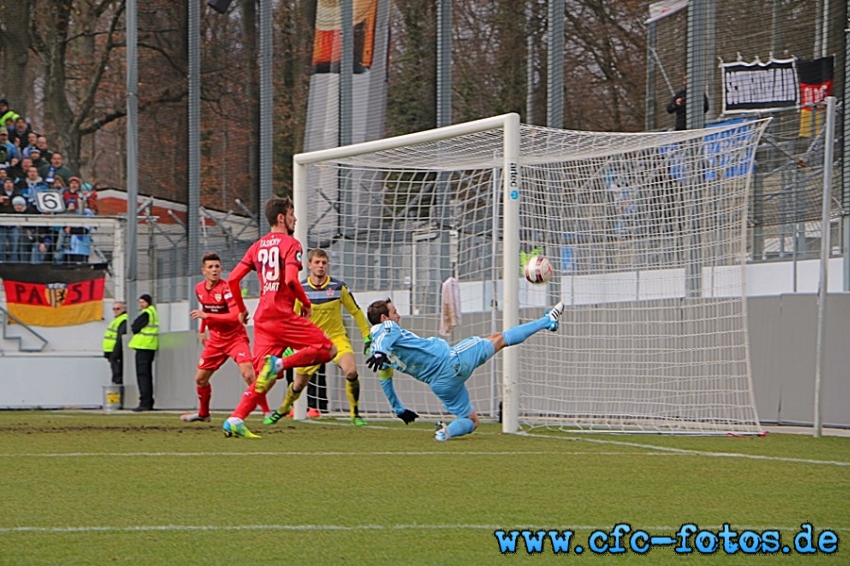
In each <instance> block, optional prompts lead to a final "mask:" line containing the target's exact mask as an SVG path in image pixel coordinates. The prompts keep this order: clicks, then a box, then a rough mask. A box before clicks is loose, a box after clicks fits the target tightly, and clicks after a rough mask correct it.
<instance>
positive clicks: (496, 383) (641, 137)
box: [294, 114, 766, 434]
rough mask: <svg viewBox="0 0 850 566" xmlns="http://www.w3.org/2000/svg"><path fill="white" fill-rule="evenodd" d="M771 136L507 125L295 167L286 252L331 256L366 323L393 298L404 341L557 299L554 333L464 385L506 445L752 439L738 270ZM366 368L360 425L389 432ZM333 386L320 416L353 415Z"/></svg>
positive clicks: (416, 393)
mask: <svg viewBox="0 0 850 566" xmlns="http://www.w3.org/2000/svg"><path fill="white" fill-rule="evenodd" d="M765 124H766V121H750V122H746V121H742V120H738V121H735V122H734V123H729V124H725V125H720V126H717V127H713V128H708V129H705V130H690V131H682V132H661V133H638V134H621V133H591V132H574V131H565V130H556V129H549V128H543V127H538V126H528V125H521V124H519V120H518V117H517V115H516V114H508V115H505V116H497V117H494V118H488V119H485V120H479V121H476V122H470V123H466V124H458V125H454V126H448V127H446V128H440V129H437V130H430V131H427V132H420V133H416V134H409V135H406V136H400V137H397V138H389V139H383V140H377V141H373V142H366V143H362V144H357V145H353V146H346V147H342V148H333V149H328V150H322V151H316V152H311V153H305V154H300V155H297V156H295V159H294V163H295V166H294V175H295V177H294V187H295V188H294V200H295V207H296V216H297V217H298V219H299V221H298V224H297V226H296V236H297V237H298V238H299V239H300V240H301V242H302V243H303V244H304V247H305V249H312V248H315V247H321V248H323V249H325V250H326V251H327V252H328V254H329V256H330V274H331V275H332V276H334V277H337V278H340V279H343V280H344V281H345V282H346V283H347V284H348V287H349V289H350V290H351V291H352V292H353V294H354V296H355V298H356V299H357V301H358V302H359V304H360V306H361V308H362V309H363V310H364V311H365V310H366V308H367V307H368V305H369V304H370V303H371V302H372V301H373V300H377V299H385V298H391V299H392V301H393V303H394V304H395V305H396V308H397V309H398V310H399V312H400V314H401V315H402V320H401V324H402V326H403V327H405V328H407V329H408V330H410V331H412V332H415V333H416V334H418V335H420V336H423V337H431V336H439V335H442V336H443V337H444V338H445V339H446V340H447V341H448V342H449V343H450V344H453V343H456V342H457V341H459V340H461V339H463V338H466V337H468V336H487V335H490V334H493V333H495V332H500V331H502V330H504V329H506V328H509V327H511V326H514V325H515V324H517V323H522V322H527V321H530V320H533V319H535V318H538V317H540V316H542V315H543V313H544V312H545V310H546V309H547V308H549V307H550V306H551V305H553V304H555V303H556V302H558V301H562V302H564V304H565V305H566V311H565V313H564V317H563V320H562V323H561V325H560V330H559V331H558V332H554V333H551V332H547V331H544V332H541V333H538V334H536V335H534V336H532V337H531V338H530V339H528V340H527V341H526V342H525V343H523V344H521V345H518V346H514V347H510V348H505V349H504V350H502V351H501V352H500V353H498V354H497V355H496V356H495V357H494V358H493V359H492V360H491V361H489V362H487V363H486V364H485V365H483V366H482V367H480V368H478V369H477V370H476V371H475V372H474V373H473V375H472V377H471V378H470V379H469V380H468V381H467V388H468V389H469V392H470V397H471V400H472V403H473V405H474V406H475V408H476V410H477V411H478V413H479V415H481V416H482V417H484V418H492V419H496V418H499V419H501V420H502V423H503V430H504V431H506V432H516V431H518V430H519V428H520V427H525V428H529V427H535V426H547V427H569V428H570V429H573V430H575V429H578V430H589V431H649V432H675V433H704V434H722V433H729V432H732V433H743V434H749V433H759V432H760V431H761V429H760V425H759V422H758V417H757V414H756V410H755V405H754V401H753V395H752V384H751V379H750V367H749V359H748V339H747V318H746V306H745V301H744V299H745V279H744V259H745V233H746V226H745V220H746V211H747V195H748V188H749V183H750V178H751V173H752V167H753V154H754V150H755V147H756V144H757V143H758V140H759V137H760V136H761V133H762V131H763V129H764V127H765ZM539 253H542V254H544V255H545V256H546V257H547V258H548V259H549V261H550V262H551V264H552V266H553V268H554V270H555V276H554V277H553V278H552V279H551V281H549V282H548V283H546V284H542V285H531V284H530V283H528V282H527V281H525V279H524V278H523V277H522V275H521V265H522V263H523V258H525V257H527V256H529V255H532V254H539ZM451 279H453V280H454V282H456V285H455V284H454V283H453V282H451V281H450V280H451ZM450 289H455V290H456V291H459V292H455V293H453V292H450V291H449V290H450ZM456 305H459V309H455V306H456ZM455 310H458V311H459V312H455ZM347 318H348V329H349V336H350V337H351V341H352V344H353V346H354V349H355V351H358V352H359V351H361V350H362V344H363V343H362V339H361V337H360V335H359V334H360V333H359V331H358V329H357V327H356V325H354V324H353V322H352V321H351V320H350V317H347ZM363 361H364V358H363V357H362V356H359V354H358V362H359V368H360V375H361V413H362V414H363V415H364V416H366V417H370V416H371V417H373V418H374V417H378V416H387V417H391V416H392V414H391V412H390V411H389V404H388V403H387V401H386V399H385V398H384V397H383V393H382V392H381V389H380V384H379V383H378V379H377V378H376V377H373V376H372V374H371V372H370V371H369V370H368V369H367V368H366V367H365V364H363ZM327 375H328V379H327V381H328V388H327V396H328V401H327V402H328V405H327V406H328V408H329V410H330V411H331V412H337V411H338V412H340V413H345V412H347V410H348V409H347V401H346V396H345V388H344V380H343V378H342V376H341V375H340V374H339V372H338V370H337V369H336V368H328V373H327ZM394 384H395V387H396V390H397V392H398V394H399V397H400V399H401V400H402V402H403V403H404V404H405V405H406V406H407V407H409V408H411V409H413V410H415V411H417V412H418V413H420V415H423V416H427V417H433V418H438V417H449V415H445V414H444V409H443V407H442V406H441V404H440V402H439V400H438V399H437V398H436V397H435V396H434V395H433V394H432V393H431V392H430V390H429V389H428V387H427V386H426V385H424V384H422V383H420V382H418V381H415V380H413V379H411V378H408V377H407V376H403V375H397V376H396V379H394Z"/></svg>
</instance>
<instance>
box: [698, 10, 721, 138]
mask: <svg viewBox="0 0 850 566" xmlns="http://www.w3.org/2000/svg"><path fill="white" fill-rule="evenodd" d="M716 20H717V4H716V1H715V0H710V1H709V2H708V4H707V6H706V10H705V87H704V89H703V92H705V93H706V94H707V95H708V97H709V98H711V94H712V93H713V92H714V72H713V62H714V60H715V50H716V47H715V41H714V34H715V31H716V29H717V25H716ZM702 103H703V102H702V101H700V104H702ZM715 106H716V105H713V106H712V105H709V108H708V114H707V115H708V116H709V117H710V116H715V115H716V114H717V112H716V108H715ZM700 110H702V107H701V108H700ZM705 115H706V114H705V113H703V116H705ZM703 124H705V120H703Z"/></svg>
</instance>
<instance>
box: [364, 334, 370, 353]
mask: <svg viewBox="0 0 850 566" xmlns="http://www.w3.org/2000/svg"><path fill="white" fill-rule="evenodd" d="M371 347H372V337H371V336H367V337H366V338H365V339H364V340H363V355H364V356H366V355H368V354H369V348H371Z"/></svg>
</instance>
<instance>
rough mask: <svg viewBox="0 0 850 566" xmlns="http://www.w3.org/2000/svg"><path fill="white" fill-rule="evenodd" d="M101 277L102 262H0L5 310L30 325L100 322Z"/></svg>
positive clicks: (103, 276) (101, 305)
mask: <svg viewBox="0 0 850 566" xmlns="http://www.w3.org/2000/svg"><path fill="white" fill-rule="evenodd" d="M105 278H106V264H104V263H101V264H85V265H71V266H60V265H50V264H35V265H30V264H21V263H0V279H3V290H4V291H5V292H6V308H7V310H8V311H9V312H10V313H11V314H12V315H14V316H15V317H16V318H18V319H19V320H20V321H21V322H23V323H24V324H29V325H32V326H70V325H73V324H83V323H86V322H92V321H95V320H102V319H103V290H104V284H105Z"/></svg>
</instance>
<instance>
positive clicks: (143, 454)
mask: <svg viewBox="0 0 850 566" xmlns="http://www.w3.org/2000/svg"><path fill="white" fill-rule="evenodd" d="M554 455H559V456H653V455H656V456H662V455H664V456H670V455H671V454H652V453H645V452H595V451H585V452H558V453H557V454H556V453H553V452H551V451H545V450H541V451H535V452H530V451H524V452H517V451H505V452H441V451H417V452H413V451H407V452H389V451H387V452H67V453H43V454H38V453H22V454H0V458H100V457H106V458H112V457H116V458H139V457H153V458H169V457H173V458H197V457H208V456H211V457H218V456H287V457H288V456H334V457H335V456H464V457H466V456H500V457H502V456H554ZM682 455H683V456H686V454H682Z"/></svg>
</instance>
